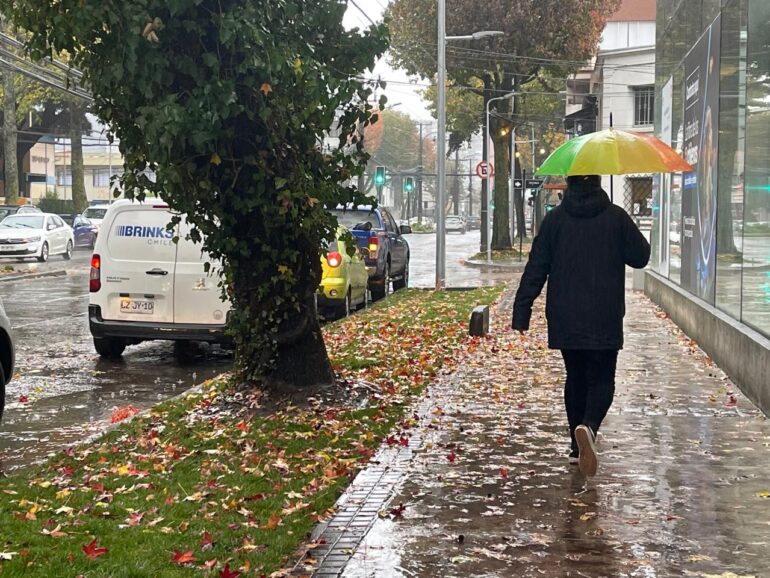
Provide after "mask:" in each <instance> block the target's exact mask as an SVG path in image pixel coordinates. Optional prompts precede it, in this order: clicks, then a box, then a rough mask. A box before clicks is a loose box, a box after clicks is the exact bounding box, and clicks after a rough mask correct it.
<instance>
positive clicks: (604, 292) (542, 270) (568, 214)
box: [511, 175, 650, 476]
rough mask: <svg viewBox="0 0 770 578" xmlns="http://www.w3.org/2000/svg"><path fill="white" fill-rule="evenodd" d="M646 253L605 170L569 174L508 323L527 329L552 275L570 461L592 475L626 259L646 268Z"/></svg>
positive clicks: (608, 392)
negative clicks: (607, 188) (605, 185)
mask: <svg viewBox="0 0 770 578" xmlns="http://www.w3.org/2000/svg"><path fill="white" fill-rule="evenodd" d="M649 260H650V244H649V243H648V242H647V240H646V239H645V238H644V236H643V235H642V233H641V231H639V228H638V227H637V226H636V224H635V223H634V221H633V220H632V219H631V217H629V216H628V214H627V213H626V212H625V211H624V210H623V209H622V208H620V207H618V206H616V205H614V204H612V203H611V202H610V199H609V197H608V196H607V193H606V192H604V190H602V188H601V177H599V176H597V175H587V176H570V177H567V190H566V193H565V194H564V198H563V200H562V202H561V204H560V205H559V206H558V207H556V208H555V209H553V210H552V211H551V212H549V213H548V214H547V215H546V216H545V219H543V222H542V225H541V227H540V231H539V233H538V235H537V236H536V237H535V240H534V242H533V243H532V250H531V251H530V254H529V260H528V261H527V266H526V268H525V269H524V274H523V275H522V277H521V282H520V283H519V288H518V291H517V292H516V299H515V301H514V305H513V320H512V324H511V325H512V328H513V329H514V330H517V331H520V332H521V333H522V335H524V333H525V332H526V331H527V330H529V322H530V318H531V316H532V304H533V303H534V301H535V299H537V297H538V295H540V292H541V291H542V289H543V286H544V285H545V282H546V281H548V294H547V297H546V320H547V323H548V346H549V348H551V349H559V350H561V353H562V357H563V358H564V366H565V369H566V371H567V380H566V383H565V387H564V403H565V406H566V409H567V420H568V422H569V431H570V438H571V447H570V454H569V461H570V463H571V464H575V463H577V464H578V465H579V467H580V471H581V472H583V473H584V474H585V475H587V476H593V475H595V474H596V471H597V468H598V456H597V452H596V446H595V441H596V434H597V432H598V431H599V426H601V423H602V421H603V420H604V418H605V416H606V415H607V411H608V410H609V409H610V406H611V405H612V400H613V397H614V395H615V368H616V364H617V359H618V350H620V349H622V348H623V316H624V315H625V278H626V265H629V266H631V267H634V268H636V269H641V268H643V267H645V266H646V265H647V263H648V262H649Z"/></svg>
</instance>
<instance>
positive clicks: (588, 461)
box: [575, 425, 599, 476]
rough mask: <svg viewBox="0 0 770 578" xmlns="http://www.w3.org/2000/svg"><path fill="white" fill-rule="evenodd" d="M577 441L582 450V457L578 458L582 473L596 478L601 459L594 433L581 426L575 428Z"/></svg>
mask: <svg viewBox="0 0 770 578" xmlns="http://www.w3.org/2000/svg"><path fill="white" fill-rule="evenodd" d="M575 439H576V440H577V444H578V449H579V450H580V457H579V458H578V465H579V466H580V471H581V472H583V474H584V475H586V476H595V475H596V470H597V469H598V467H599V458H598V456H597V455H596V445H595V444H594V442H595V441H596V439H595V436H594V433H593V432H592V431H591V428H589V427H588V426H585V425H579V426H577V427H576V428H575Z"/></svg>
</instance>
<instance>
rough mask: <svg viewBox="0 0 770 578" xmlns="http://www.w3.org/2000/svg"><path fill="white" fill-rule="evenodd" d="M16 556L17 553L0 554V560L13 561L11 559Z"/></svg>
mask: <svg viewBox="0 0 770 578" xmlns="http://www.w3.org/2000/svg"><path fill="white" fill-rule="evenodd" d="M18 555H19V553H18V552H0V560H13V557H14V556H18Z"/></svg>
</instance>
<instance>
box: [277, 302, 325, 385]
mask: <svg viewBox="0 0 770 578" xmlns="http://www.w3.org/2000/svg"><path fill="white" fill-rule="evenodd" d="M287 326H289V327H293V328H294V330H292V329H288V330H286V331H282V332H280V333H279V334H278V336H277V339H276V340H277V342H278V350H277V355H276V360H275V364H274V365H273V368H272V369H271V370H270V372H269V373H268V374H267V376H266V380H267V383H268V385H269V386H270V388H271V389H273V390H278V391H287V390H288V391H291V390H293V389H297V388H303V387H308V386H313V385H318V384H329V383H333V382H334V370H333V369H332V366H331V362H330V361H329V354H328V353H327V351H326V344H325V343H324V339H323V334H322V333H321V325H320V323H319V322H318V315H317V313H316V310H315V301H314V298H311V299H307V300H306V301H305V303H304V305H303V307H302V311H301V313H299V314H298V315H297V316H296V317H294V318H293V319H292V320H291V322H290V323H288V324H287Z"/></svg>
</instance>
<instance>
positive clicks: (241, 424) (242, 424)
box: [235, 420, 249, 432]
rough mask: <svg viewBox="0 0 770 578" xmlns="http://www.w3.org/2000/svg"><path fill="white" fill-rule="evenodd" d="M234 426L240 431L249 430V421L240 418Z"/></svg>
mask: <svg viewBox="0 0 770 578" xmlns="http://www.w3.org/2000/svg"><path fill="white" fill-rule="evenodd" d="M235 427H237V428H238V429H239V430H241V431H242V432H247V431H249V422H247V421H244V420H241V421H239V422H238V424H237V425H236V426H235Z"/></svg>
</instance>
